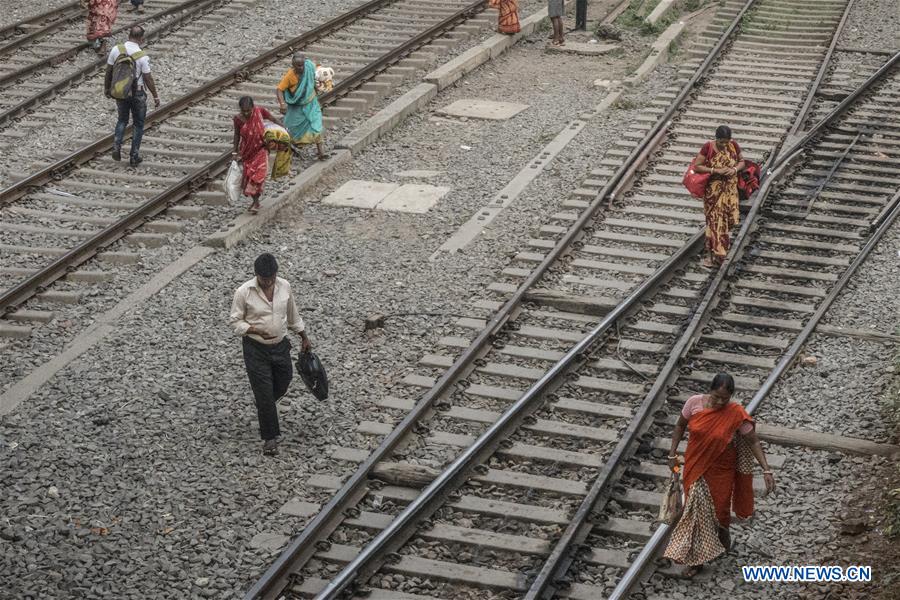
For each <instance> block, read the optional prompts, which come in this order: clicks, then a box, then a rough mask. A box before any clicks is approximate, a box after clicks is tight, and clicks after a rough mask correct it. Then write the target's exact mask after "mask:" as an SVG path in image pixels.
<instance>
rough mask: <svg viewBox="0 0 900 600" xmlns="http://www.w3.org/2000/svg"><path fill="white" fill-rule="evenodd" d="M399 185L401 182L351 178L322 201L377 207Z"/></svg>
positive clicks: (355, 206) (333, 204) (358, 206)
mask: <svg viewBox="0 0 900 600" xmlns="http://www.w3.org/2000/svg"><path fill="white" fill-rule="evenodd" d="M399 187H400V184H399V183H381V182H379V181H362V180H360V179H351V180H350V181H348V182H347V183H345V184H344V185H342V186H341V187H339V188H338V189H336V190H335V191H333V192H331V194H329V195H328V197H327V198H325V199H324V200H323V201H322V203H323V204H329V205H331V206H350V207H352V208H375V207H376V206H377V205H378V203H379V202H381V201H382V200H384V199H385V198H387V196H388V194H390V193H391V192H393V191H396V190H397V189H398V188H399Z"/></svg>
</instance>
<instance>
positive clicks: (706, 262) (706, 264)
mask: <svg viewBox="0 0 900 600" xmlns="http://www.w3.org/2000/svg"><path fill="white" fill-rule="evenodd" d="M700 265H701V266H702V267H703V268H704V269H712V268H713V267H714V266H716V265H715V263H714V262H713V259H711V258H710V257H708V256H706V257H704V258H703V260H702V261H700Z"/></svg>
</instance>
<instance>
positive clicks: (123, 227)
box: [0, 0, 485, 315]
mask: <svg viewBox="0 0 900 600" xmlns="http://www.w3.org/2000/svg"><path fill="white" fill-rule="evenodd" d="M216 1H219V0H216ZM395 1H396V0H373V1H372V2H369V3H367V4H364V5H362V6H361V7H357V9H354V10H353V11H350V13H346V14H345V15H342V16H341V17H337V18H335V19H332V20H331V21H329V22H327V23H325V24H324V25H322V26H320V27H319V28H316V29H314V30H312V31H311V32H307V33H306V34H304V35H303V36H300V38H303V39H302V41H301V42H297V41H296V40H297V39H299V38H295V40H291V41H292V42H293V43H294V45H298V44H303V45H308V44H309V43H311V42H312V41H314V40H317V39H319V38H320V37H322V36H323V35H324V34H322V33H321V31H326V30H327V31H328V33H331V32H333V31H334V30H335V29H340V28H342V27H344V26H346V25H347V24H349V23H351V22H353V21H355V20H357V19H358V18H359V17H360V16H361V15H365V14H368V12H371V11H372V10H375V9H376V7H380V5H384V4H391V3H393V2H395ZM484 5H485V1H484V0H477V1H476V2H473V3H472V4H470V5H468V6H467V7H465V8H463V9H461V10H459V11H457V12H456V13H454V14H453V15H451V16H449V17H447V18H446V19H444V20H442V21H441V22H440V23H438V24H436V25H434V26H433V27H430V28H429V29H427V30H426V31H425V32H423V33H420V34H419V35H417V36H415V37H413V38H411V39H410V40H408V41H406V42H404V43H403V44H402V45H400V46H398V47H397V48H395V49H394V50H391V51H390V52H388V53H386V54H384V55H382V56H381V57H379V58H378V59H377V60H375V61H374V62H373V63H370V64H369V65H367V66H366V67H364V68H363V69H360V70H359V71H356V72H355V73H353V74H352V75H351V76H349V77H347V78H345V79H343V80H342V81H341V82H340V83H338V84H337V85H335V86H334V89H332V90H331V91H330V92H328V93H327V94H323V95H322V96H320V98H319V102H320V103H321V104H322V105H323V106H327V105H328V104H331V103H333V102H335V101H337V100H338V99H339V98H340V97H342V96H343V95H345V94H346V93H348V92H349V91H350V90H352V89H355V88H356V87H359V86H360V85H361V84H362V83H363V82H365V81H367V80H368V79H371V77H372V76H373V75H374V74H376V73H378V72H380V71H381V70H383V69H385V68H387V67H389V66H390V65H391V64H394V63H396V62H397V61H398V60H400V59H401V58H403V57H404V56H406V55H407V54H409V53H410V52H413V51H415V50H416V49H417V48H418V47H420V46H421V45H423V44H425V43H427V41H428V40H429V39H433V38H434V37H436V36H439V35H441V34H442V33H443V32H444V31H446V30H447V29H449V28H452V27H453V26H455V25H456V24H458V23H460V22H461V21H463V20H465V19H466V18H468V17H469V16H470V15H472V14H474V13H475V12H477V11H478V10H479V8H481V7H482V6H484ZM366 7H368V8H367V9H366V10H362V9H364V8H366ZM348 15H352V16H348ZM290 48H291V45H290V43H286V44H283V45H282V46H279V48H278V49H276V50H281V51H284V50H285V49H290ZM272 52H274V51H270V52H268V53H266V55H267V56H269V57H270V58H271V56H275V57H276V58H277V57H278V55H275V54H272ZM270 63H271V60H268V59H267V60H262V58H261V57H258V58H257V59H254V60H253V61H250V62H249V63H245V65H243V66H242V67H238V70H235V72H234V73H233V74H234V75H239V76H240V77H237V79H236V81H240V80H241V79H243V78H244V77H246V74H247V71H249V70H256V69H259V68H262V67H265V66H268V64H270ZM247 65H252V66H251V67H247ZM233 79H234V77H231V76H229V75H225V76H222V77H220V78H219V79H217V80H215V82H214V83H216V82H219V83H221V82H226V83H223V84H221V85H219V83H217V84H216V85H217V87H216V88H215V89H216V90H219V89H221V88H222V87H227V85H230V84H231V83H233V82H235V81H233ZM211 85H212V84H208V85H207V86H206V88H207V89H206V90H205V91H204V94H209V93H210V86H211ZM187 96H191V94H188V95H187ZM187 96H185V97H182V98H180V99H179V100H178V101H176V102H173V103H172V104H171V105H166V107H167V108H170V107H172V106H175V105H177V106H180V107H181V108H183V107H185V106H187V105H188V103H189V102H190V101H192V99H191V98H188V97H187ZM159 112H160V111H156V113H154V115H156V114H158V113H159ZM167 114H171V112H169V113H167ZM111 140H112V136H107V137H105V138H103V139H102V140H99V141H98V142H95V143H93V144H91V145H90V146H88V148H92V149H96V148H98V147H100V149H102V148H103V147H104V146H105V147H109V146H110V145H111V143H112V142H111ZM94 151H96V150H94ZM92 155H93V154H92ZM63 160H65V159H63ZM230 161H231V152H230V151H229V152H224V153H222V154H221V155H220V156H219V157H217V158H215V159H213V160H212V161H210V162H209V163H207V164H206V165H204V166H202V167H200V168H198V169H196V170H194V171H193V172H191V173H190V174H188V175H187V176H185V177H184V178H182V179H181V180H179V181H178V183H176V184H175V185H173V186H171V187H170V188H168V189H167V190H164V191H163V192H161V193H160V194H158V195H156V196H154V197H152V198H150V199H149V200H147V201H146V202H145V203H144V204H142V205H140V206H139V207H137V208H135V209H134V210H133V211H132V212H130V213H128V214H127V215H125V217H123V218H122V219H121V220H119V221H117V222H116V223H113V224H112V225H110V226H108V227H106V228H105V229H103V230H101V231H99V232H98V233H97V234H95V235H94V236H92V237H90V238H89V239H87V240H85V241H84V242H82V243H81V244H79V245H78V246H76V247H75V248H74V249H72V250H70V251H68V252H66V253H65V254H63V255H61V256H59V257H58V258H57V259H56V260H54V261H53V262H52V263H50V264H49V265H48V266H47V267H44V268H43V269H41V270H39V271H38V272H36V273H34V274H32V275H31V276H30V277H28V278H27V279H25V280H24V281H22V282H20V283H19V284H17V285H16V286H14V287H12V288H10V289H8V290H6V291H4V292H3V294H0V315H3V314H7V313H9V312H11V311H12V310H14V309H15V308H16V307H17V306H19V305H20V304H21V303H23V302H24V301H25V300H27V299H28V298H30V297H32V296H33V295H34V294H36V293H38V292H39V291H41V290H42V289H44V288H46V286H48V285H50V284H51V283H53V282H54V281H56V280H57V279H59V278H60V277H62V276H64V275H65V274H66V273H67V272H69V271H71V270H73V269H74V268H75V267H77V266H78V265H80V264H82V263H84V262H85V261H87V260H89V259H90V258H92V257H93V256H95V255H96V254H97V253H98V252H100V250H101V249H102V248H103V247H104V246H106V245H108V244H110V243H112V242H114V241H116V240H118V239H119V238H121V237H122V236H124V235H126V234H128V233H130V232H131V231H133V230H134V229H136V228H137V227H139V226H140V225H141V224H142V223H143V222H145V221H147V220H148V219H150V218H151V217H153V216H155V215H157V214H158V213H160V212H161V211H163V210H165V209H166V208H168V207H169V206H172V205H174V204H176V203H178V202H180V201H181V200H183V199H184V198H186V197H187V196H189V195H190V194H191V193H192V192H194V191H196V190H198V189H200V188H202V187H203V186H204V185H206V184H207V183H208V182H209V181H210V180H211V179H213V178H215V177H217V176H218V175H220V174H221V173H223V172H224V171H225V170H226V169H227V167H228V165H229V164H230ZM45 170H46V169H45Z"/></svg>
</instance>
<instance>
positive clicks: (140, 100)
mask: <svg viewBox="0 0 900 600" xmlns="http://www.w3.org/2000/svg"><path fill="white" fill-rule="evenodd" d="M143 43H144V28H143V27H141V26H140V25H135V26H134V27H132V28H131V30H130V31H129V32H128V41H127V42H125V43H124V44H117V45H115V46H114V47H113V49H112V50H110V51H109V57H108V58H107V59H106V82H105V84H104V90H105V92H106V97H107V98H111V97H112V96H111V95H110V91H111V86H112V76H113V65H114V64H116V59H117V58H119V54H120V53H121V51H122V50H121V47H122V46H124V49H125V52H127V53H128V55H129V56H135V55H137V56H138V58H137V60H135V64H134V69H135V73H134V74H135V77H134V93H133V94H132V96H131V98H128V99H127V100H118V99H117V100H116V108H117V109H118V113H119V115H118V121H117V122H116V137H115V143H114V145H113V151H112V157H113V160H117V161H118V160H122V141H123V139H124V137H125V128H126V127H127V126H128V117H129V116H131V118H132V120H133V121H134V127H133V128H132V132H131V152H130V155H131V160H130V161H129V163H130V164H131V166H132V167H136V166H138V165H139V164H141V162H143V159H142V158H141V154H140V152H141V138H143V137H144V117H146V116H147V93H146V92H145V91H144V90H145V89H146V90H150V93H151V94H153V107H154V108H159V94H158V93H157V92H156V82H155V81H153V75H151V74H150V57H149V56H147V55H146V54H145V53H144V51H143V50H141V45H142V44H143ZM126 72H127V71H126Z"/></svg>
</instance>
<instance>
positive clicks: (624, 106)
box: [612, 96, 641, 110]
mask: <svg viewBox="0 0 900 600" xmlns="http://www.w3.org/2000/svg"><path fill="white" fill-rule="evenodd" d="M612 107H613V108H615V109H616V110H635V109H638V108H641V105H640V104H639V103H638V102H637V100H634V99H632V98H625V97H623V96H619V99H618V100H616V101H615V102H614V103H613V105H612Z"/></svg>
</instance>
